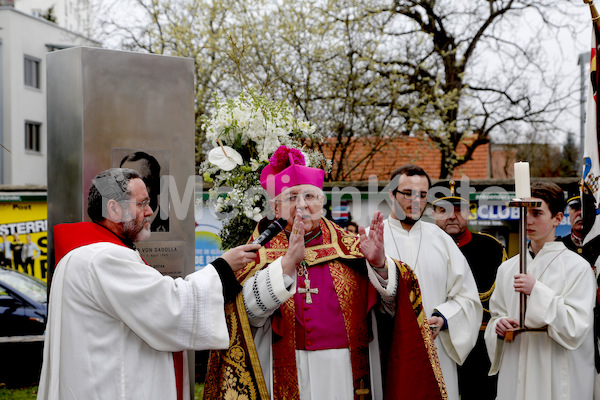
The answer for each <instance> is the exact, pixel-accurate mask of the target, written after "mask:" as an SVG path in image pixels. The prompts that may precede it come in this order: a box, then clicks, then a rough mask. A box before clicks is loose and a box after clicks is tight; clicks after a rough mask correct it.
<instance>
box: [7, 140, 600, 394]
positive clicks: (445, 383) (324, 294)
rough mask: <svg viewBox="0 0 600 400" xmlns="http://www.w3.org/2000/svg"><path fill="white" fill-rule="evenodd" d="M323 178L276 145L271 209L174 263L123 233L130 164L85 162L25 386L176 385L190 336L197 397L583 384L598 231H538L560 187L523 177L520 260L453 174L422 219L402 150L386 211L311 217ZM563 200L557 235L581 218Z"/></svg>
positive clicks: (140, 212) (319, 207)
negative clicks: (85, 176) (163, 264)
mask: <svg viewBox="0 0 600 400" xmlns="http://www.w3.org/2000/svg"><path fill="white" fill-rule="evenodd" d="M273 160H277V162H274V161H273ZM282 160H283V161H282ZM323 180H324V171H323V170H321V169H318V168H312V167H309V166H307V165H306V163H305V160H304V156H303V154H302V153H301V152H300V151H297V150H295V149H291V148H287V147H285V146H282V147H280V148H279V149H278V150H277V151H276V152H275V154H274V155H273V157H272V158H271V163H270V164H269V165H267V166H266V167H265V168H264V169H263V171H262V174H261V185H262V186H263V188H264V189H265V191H266V192H267V193H268V195H269V197H270V207H271V208H272V210H273V211H274V214H275V217H276V218H284V219H285V220H286V221H287V225H286V226H284V227H283V229H282V231H281V232H279V233H278V234H276V235H275V236H274V237H273V238H272V239H271V240H270V241H269V242H268V243H266V244H265V245H264V246H261V245H259V244H246V245H242V246H239V247H236V248H234V249H230V250H228V251H227V252H225V253H224V254H223V255H222V256H221V257H220V258H218V259H217V260H215V261H213V262H212V263H211V264H209V265H207V266H206V267H204V268H203V269H201V270H199V271H197V272H194V273H192V274H190V275H188V276H186V277H185V278H176V279H173V278H171V277H168V276H162V275H161V274H160V273H159V272H157V271H156V270H154V269H153V268H151V267H149V266H148V265H147V264H146V263H145V262H144V260H143V259H142V258H141V257H140V255H139V253H138V251H137V250H136V247H135V242H138V241H141V240H145V239H147V238H148V237H149V236H150V217H151V216H152V214H153V209H152V208H151V206H150V202H151V198H150V195H149V192H148V190H147V188H146V185H145V183H144V181H143V180H142V178H141V176H140V174H138V173H137V172H136V171H133V170H130V169H126V168H113V169H110V170H107V171H104V172H102V173H100V174H99V175H97V176H96V177H95V178H94V180H93V181H92V185H91V188H90V194H89V200H88V215H89V217H90V220H91V221H92V222H82V223H76V224H63V225H57V226H56V227H55V228H54V238H55V243H54V248H55V259H56V263H57V264H56V271H55V274H54V277H53V281H52V290H51V292H50V302H49V319H48V325H47V331H46V336H45V347H44V364H43V368H42V375H41V380H40V387H39V395H38V398H39V399H76V398H86V399H113V398H124V399H167V400H168V399H183V398H186V396H188V394H189V393H188V392H189V390H186V388H187V387H188V386H187V385H188V384H189V382H187V378H188V376H189V374H188V373H186V366H187V363H186V362H185V354H186V353H185V352H184V350H203V349H210V350H211V354H210V360H209V365H208V371H207V375H206V382H205V388H204V398H205V399H247V400H252V399H303V400H304V399H310V400H319V399H323V400H330V399H411V400H415V399H416V400H418V399H423V400H426V399H427V400H429V399H452V400H458V399H459V398H460V399H462V400H468V399H494V398H498V399H511V400H512V399H557V400H558V399H590V400H591V399H593V398H594V383H595V379H596V377H597V373H596V370H595V365H594V362H595V358H594V356H595V354H597V352H596V351H595V347H594V330H593V325H594V312H593V310H594V306H595V304H596V288H597V285H596V280H595V276H594V272H593V269H592V267H591V265H592V264H594V263H595V262H596V260H595V259H594V257H596V258H597V253H595V251H596V250H597V247H593V248H592V249H589V250H587V249H585V247H584V246H579V247H578V246H577V243H579V244H582V241H579V242H577V243H575V244H572V243H571V244H570V243H566V242H567V239H565V240H564V241H563V240H555V236H554V235H555V229H556V226H557V225H558V224H559V223H560V221H561V220H562V218H563V212H564V210H565V201H564V194H563V191H562V189H561V188H560V187H558V186H557V185H555V184H553V183H548V182H544V183H535V184H533V185H532V188H531V195H532V199H534V200H538V201H539V202H540V204H541V205H540V206H536V207H533V208H531V209H530V210H529V212H528V214H527V220H526V226H527V236H528V239H529V248H528V250H527V262H528V273H527V274H521V273H519V255H517V256H515V257H513V258H511V259H508V260H507V254H506V251H505V249H504V247H503V246H502V244H501V243H500V242H499V241H498V240H497V239H496V238H494V237H492V236H489V235H485V234H479V233H473V232H470V231H469V230H468V229H467V220H468V213H469V199H466V198H463V197H461V196H459V195H457V194H456V193H455V192H454V188H453V187H452V185H451V186H450V187H446V188H447V189H449V191H447V193H449V195H448V194H446V195H441V196H438V197H437V198H436V199H435V201H433V202H431V207H432V209H433V216H434V223H432V222H426V221H424V220H423V215H424V212H425V210H426V208H427V207H428V203H429V202H428V193H430V189H431V188H432V182H431V179H430V177H429V175H428V174H427V172H426V171H425V170H423V169H422V168H420V167H418V166H415V165H406V166H402V167H400V168H398V169H397V170H396V171H394V173H393V174H392V176H391V177H390V181H391V189H390V191H389V198H390V204H392V209H391V213H390V215H389V217H388V218H384V217H383V215H382V213H381V212H380V211H377V212H375V213H374V215H373V216H372V217H371V222H370V226H369V227H367V228H366V229H365V227H362V226H358V227H357V229H356V231H351V229H348V230H345V229H344V228H341V227H340V226H338V225H336V224H335V223H333V222H332V221H331V220H329V219H327V218H325V217H324V214H325V213H324V208H323V207H324V201H325V195H324V193H323V190H322V188H323ZM577 201H579V202H580V199H576V198H575V199H569V202H568V205H567V206H568V207H571V208H572V209H573V211H571V210H569V211H570V212H569V215H570V218H571V224H572V226H573V232H572V235H571V236H572V239H573V240H572V241H573V242H575V241H576V238H580V237H581V236H582V235H583V234H584V233H585V232H584V231H583V233H582V230H584V229H585V228H584V227H582V226H580V224H578V222H579V221H578V220H577V212H576V211H577ZM579 204H580V203H579ZM580 209H581V206H579V210H580ZM270 222H271V220H266V219H265V220H263V221H261V222H259V223H258V224H257V226H256V229H255V232H254V234H253V236H252V237H251V238H249V240H248V243H250V242H252V241H253V240H254V239H255V238H257V237H258V236H259V235H260V234H261V233H262V232H263V230H264V229H265V228H266V227H267V225H268V224H269V223H270ZM578 229H579V231H578ZM5 242H6V240H5ZM581 247H583V248H584V250H582V251H578V248H581ZM594 254H595V255H594ZM580 255H584V256H588V259H586V258H584V257H581V256H580ZM521 294H525V295H526V296H527V310H526V314H525V316H526V317H525V320H524V321H520V320H519V312H520V297H521V296H520V295H521ZM521 323H523V325H524V326H520V325H521ZM509 331H510V332H513V331H515V332H517V333H518V334H515V335H514V336H513V337H512V338H511V340H510V341H509V340H508V339H507V332H509Z"/></svg>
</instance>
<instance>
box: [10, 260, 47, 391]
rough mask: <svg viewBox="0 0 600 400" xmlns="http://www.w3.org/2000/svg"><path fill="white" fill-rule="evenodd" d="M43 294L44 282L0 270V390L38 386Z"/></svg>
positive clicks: (43, 315) (44, 326) (13, 271)
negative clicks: (5, 387)
mask: <svg viewBox="0 0 600 400" xmlns="http://www.w3.org/2000/svg"><path fill="white" fill-rule="evenodd" d="M47 293H48V289H47V286H46V283H45V282H44V281H41V280H39V279H37V278H34V277H32V276H31V275H27V274H24V273H22V272H18V271H15V270H12V269H8V268H4V267H0V355H1V356H0V386H2V385H3V384H4V385H6V386H7V387H23V386H30V385H37V384H38V381H39V376H40V369H41V365H42V351H43V345H44V342H43V341H42V336H41V335H43V334H44V330H45V328H46V316H47V310H48V308H47V296H48V295H47Z"/></svg>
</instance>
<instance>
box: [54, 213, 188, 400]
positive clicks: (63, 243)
mask: <svg viewBox="0 0 600 400" xmlns="http://www.w3.org/2000/svg"><path fill="white" fill-rule="evenodd" d="M93 243H114V244H117V245H119V246H123V247H127V248H129V246H127V245H126V244H125V243H123V240H121V238H119V237H118V236H117V235H115V234H114V233H113V232H112V231H111V230H109V229H107V228H105V227H103V226H102V225H98V224H95V223H93V222H77V223H73V224H59V225H56V226H54V260H55V263H54V264H55V266H56V265H58V263H59V262H60V260H62V259H63V257H64V256H65V255H67V253H69V252H70V251H71V250H75V249H76V248H79V247H82V246H87V245H89V244H93ZM142 260H143V259H142ZM144 262H146V261H145V260H144ZM147 264H148V263H146V265H147ZM173 364H174V367H175V384H176V387H177V400H182V399H183V352H182V351H178V352H174V353H173Z"/></svg>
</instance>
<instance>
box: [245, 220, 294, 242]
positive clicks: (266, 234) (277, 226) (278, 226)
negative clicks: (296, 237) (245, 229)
mask: <svg viewBox="0 0 600 400" xmlns="http://www.w3.org/2000/svg"><path fill="white" fill-rule="evenodd" d="M286 225H287V220H286V219H285V218H279V219H278V220H275V221H273V222H271V224H269V226H267V229H265V230H264V231H263V232H262V233H261V234H260V236H258V237H257V238H256V239H254V240H253V241H252V244H260V245H261V246H264V245H265V244H267V243H269V240H271V239H273V237H275V235H277V234H278V233H279V232H281V231H282V230H283V228H284V227H285V226H286Z"/></svg>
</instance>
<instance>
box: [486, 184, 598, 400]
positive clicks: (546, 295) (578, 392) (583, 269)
mask: <svg viewBox="0 0 600 400" xmlns="http://www.w3.org/2000/svg"><path fill="white" fill-rule="evenodd" d="M527 195H528V193H524V194H522V196H521V198H522V199H524V200H537V201H541V206H539V207H531V208H530V209H529V211H528V213H527V224H526V226H527V237H528V239H529V241H530V242H529V248H528V255H527V274H521V273H519V256H515V257H513V258H511V259H509V260H508V261H506V262H504V263H503V264H502V265H501V266H500V267H499V269H498V275H497V278H496V289H495V291H494V294H493V295H492V298H491V300H490V312H491V315H492V318H491V320H490V322H489V324H488V326H487V329H486V332H485V340H486V345H487V349H488V354H489V356H490V360H491V361H492V367H491V370H490V374H496V373H498V399H500V400H502V399H511V400H512V399H522V400H525V399H550V400H551V399H578V400H579V399H592V396H593V387H594V340H593V306H594V300H595V298H594V296H595V291H596V284H595V280H594V276H593V273H592V269H591V268H590V266H589V264H588V263H587V262H586V261H585V260H584V259H583V258H582V257H580V256H579V255H577V254H575V253H573V252H571V251H569V250H568V249H567V248H566V247H565V245H564V244H563V243H562V242H556V241H555V240H554V239H555V237H554V232H555V230H556V226H558V224H559V223H560V221H561V220H562V218H563V213H562V211H563V210H564V194H563V191H562V189H561V188H560V187H559V186H558V185H556V184H554V183H551V182H539V183H535V184H533V185H532V186H531V197H529V196H527ZM521 293H523V294H525V295H526V298H527V301H526V313H525V319H524V325H525V326H524V327H519V321H518V318H519V312H520V305H519V304H520V302H519V296H520V294H521ZM517 327H519V328H526V329H525V330H524V331H521V332H520V334H518V335H516V336H515V338H514V341H512V342H506V341H505V340H504V338H505V335H506V331H507V330H508V329H511V328H517ZM527 329H531V330H527Z"/></svg>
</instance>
